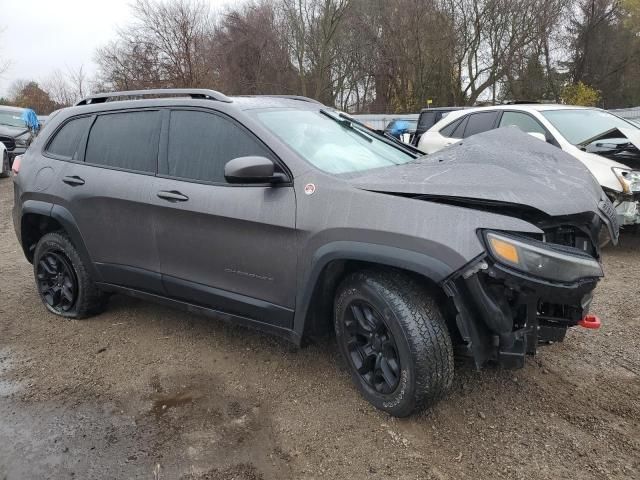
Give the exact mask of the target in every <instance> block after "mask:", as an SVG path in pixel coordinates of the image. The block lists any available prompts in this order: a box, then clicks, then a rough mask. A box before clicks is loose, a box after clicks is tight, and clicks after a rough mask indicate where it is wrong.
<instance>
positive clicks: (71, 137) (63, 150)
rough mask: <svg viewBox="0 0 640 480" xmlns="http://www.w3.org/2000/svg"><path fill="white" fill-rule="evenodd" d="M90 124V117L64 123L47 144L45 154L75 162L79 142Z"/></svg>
mask: <svg viewBox="0 0 640 480" xmlns="http://www.w3.org/2000/svg"><path fill="white" fill-rule="evenodd" d="M90 124H91V117H81V118H75V119H73V120H71V121H69V122H67V123H65V124H64V126H63V127H62V128H61V129H60V130H58V133H56V134H55V136H54V137H53V139H52V140H51V141H50V142H49V146H48V147H47V153H50V154H52V155H55V156H57V157H60V158H64V159H67V160H76V159H77V158H78V147H79V146H80V140H81V139H82V136H83V135H84V133H85V132H86V131H87V128H89V125H90Z"/></svg>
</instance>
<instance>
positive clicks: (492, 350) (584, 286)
mask: <svg viewBox="0 0 640 480" xmlns="http://www.w3.org/2000/svg"><path fill="white" fill-rule="evenodd" d="M597 283H598V278H592V279H583V280H580V281H577V282H574V283H555V282H552V281H546V280H541V279H539V278H534V277H531V276H528V275H526V274H523V273H520V272H517V271H515V270H512V269H509V268H507V267H504V266H502V265H500V264H497V263H494V262H493V261H492V260H491V259H490V258H489V257H488V256H484V257H481V258H478V259H476V261H475V262H472V264H470V265H469V266H468V267H467V268H466V269H465V270H463V271H462V272H460V273H458V274H457V275H455V276H454V277H452V278H450V279H448V280H447V281H446V282H445V284H444V289H445V292H446V293H447V295H448V296H449V297H450V298H451V299H452V301H453V304H454V306H455V310H456V312H455V314H456V323H457V326H458V329H459V331H460V334H461V336H462V340H463V341H464V344H465V345H466V347H465V349H466V352H465V353H467V354H469V355H471V356H472V357H473V358H474V361H475V363H476V366H477V367H478V368H481V367H482V366H483V365H485V364H486V363H487V362H490V361H495V362H498V363H499V364H501V365H502V366H504V367H507V368H518V367H522V366H524V361H525V357H526V355H527V354H535V352H536V349H537V346H538V344H539V343H548V342H549V341H559V340H561V339H562V338H563V337H564V333H565V332H566V329H567V328H568V327H572V326H575V325H577V324H578V322H579V321H580V319H582V318H583V317H584V316H585V315H586V314H587V313H588V311H589V306H590V304H591V300H592V292H593V290H594V288H595V287H596V285H597Z"/></svg>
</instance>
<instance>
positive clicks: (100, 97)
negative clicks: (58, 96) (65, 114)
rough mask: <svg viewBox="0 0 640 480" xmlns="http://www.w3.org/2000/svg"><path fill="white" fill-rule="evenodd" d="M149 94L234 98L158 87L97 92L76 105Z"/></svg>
mask: <svg viewBox="0 0 640 480" xmlns="http://www.w3.org/2000/svg"><path fill="white" fill-rule="evenodd" d="M147 96H156V97H159V96H165V97H191V98H202V99H208V100H216V101H218V102H225V103H231V102H232V100H231V99H230V98H229V97H227V96H226V95H225V94H223V93H220V92H216V91H215V90H207V89H204V88H157V89H152V90H126V91H123V92H107V93H97V94H95V95H90V96H88V97H86V98H83V99H82V100H80V101H79V102H78V103H76V105H75V106H79V105H93V104H94V103H104V102H107V101H109V100H118V99H125V98H127V97H147Z"/></svg>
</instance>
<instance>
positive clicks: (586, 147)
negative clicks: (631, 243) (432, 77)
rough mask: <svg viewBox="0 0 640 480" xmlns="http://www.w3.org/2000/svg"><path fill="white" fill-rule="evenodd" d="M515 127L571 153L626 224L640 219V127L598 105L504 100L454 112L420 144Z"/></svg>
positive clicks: (441, 144) (429, 146) (431, 146)
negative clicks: (506, 102) (501, 103)
mask: <svg viewBox="0 0 640 480" xmlns="http://www.w3.org/2000/svg"><path fill="white" fill-rule="evenodd" d="M508 126H515V127H518V128H520V129H521V130H522V131H524V132H526V133H529V134H531V135H533V136H534V137H536V138H539V139H540V140H544V141H546V142H548V143H550V144H552V145H555V146H556V147H559V148H561V149H562V150H564V151H565V152H567V153H570V154H571V155H573V156H574V157H576V158H577V159H578V160H580V161H581V162H582V163H584V164H585V165H586V167H587V168H588V169H589V170H590V171H591V173H592V174H593V175H594V177H595V178H596V179H597V180H598V182H599V183H600V185H601V186H602V188H603V190H604V191H605V192H606V193H607V195H608V196H609V198H610V199H611V201H612V202H613V204H614V206H615V207H616V211H617V213H618V220H619V222H620V224H621V225H635V224H640V208H639V206H638V200H640V128H638V126H636V125H635V124H633V123H631V122H628V121H626V120H624V119H622V118H620V117H617V116H615V115H613V114H611V113H609V112H606V111H604V110H601V109H598V108H585V107H574V106H568V105H553V104H550V105H544V104H539V105H538V104H526V105H501V106H494V107H477V108H470V109H466V110H459V111H455V112H451V113H450V114H449V115H447V117H445V118H444V119H442V120H441V121H439V122H438V123H436V124H435V125H434V126H433V127H431V128H430V129H429V130H427V131H426V132H425V133H424V134H422V137H421V138H420V142H419V143H418V148H419V149H420V150H421V151H423V152H425V153H433V152H437V151H438V150H441V149H443V148H445V147H447V146H449V145H453V144H455V143H458V142H459V141H461V140H462V139H464V138H467V137H470V136H471V135H475V134H478V133H482V132H485V131H487V130H492V129H494V128H501V127H508Z"/></svg>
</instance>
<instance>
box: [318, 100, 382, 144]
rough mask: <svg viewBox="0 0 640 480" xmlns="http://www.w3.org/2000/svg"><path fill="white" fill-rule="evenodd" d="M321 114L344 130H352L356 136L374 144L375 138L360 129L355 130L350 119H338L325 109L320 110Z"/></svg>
mask: <svg viewBox="0 0 640 480" xmlns="http://www.w3.org/2000/svg"><path fill="white" fill-rule="evenodd" d="M320 113H321V114H322V115H324V116H325V117H329V118H330V119H331V120H333V121H334V122H336V123H338V124H340V125H341V126H343V127H344V128H346V129H349V130H351V131H352V132H353V133H355V134H356V135H358V136H360V137H362V138H364V139H365V140H366V141H367V142H369V143H371V142H373V138H371V136H370V135H369V134H368V133H365V132H363V131H361V130H360V129H358V128H355V127H354V126H353V122H352V121H351V120H350V119H348V118H342V117H341V116H340V117H336V116H334V115H333V114H332V113H331V112H329V111H327V110H325V109H323V108H321V109H320Z"/></svg>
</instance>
